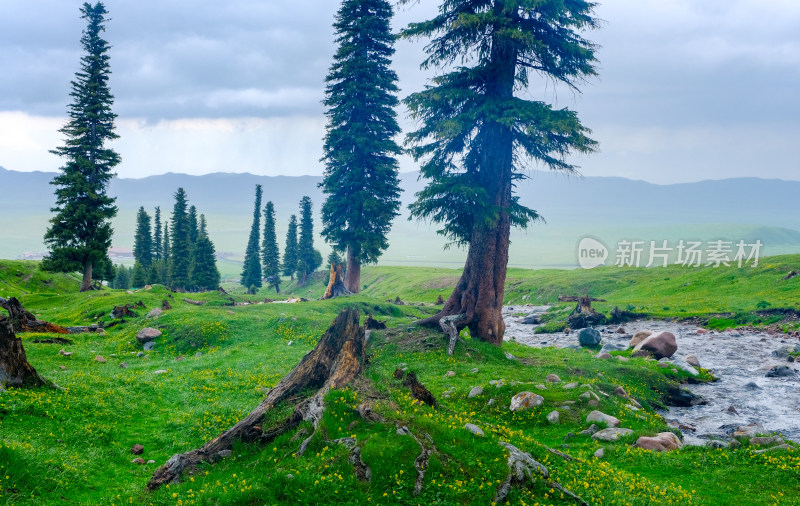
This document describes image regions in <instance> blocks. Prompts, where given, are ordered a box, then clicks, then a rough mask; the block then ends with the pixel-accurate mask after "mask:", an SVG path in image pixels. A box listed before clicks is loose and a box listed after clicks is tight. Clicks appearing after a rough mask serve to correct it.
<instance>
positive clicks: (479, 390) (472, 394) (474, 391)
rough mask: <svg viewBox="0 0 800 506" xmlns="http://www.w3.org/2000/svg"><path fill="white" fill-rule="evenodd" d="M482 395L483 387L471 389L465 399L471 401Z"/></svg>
mask: <svg viewBox="0 0 800 506" xmlns="http://www.w3.org/2000/svg"><path fill="white" fill-rule="evenodd" d="M482 393H483V387H472V390H470V391H469V394H467V397H468V398H470V399H471V398H473V397H477V396H479V395H481V394H482Z"/></svg>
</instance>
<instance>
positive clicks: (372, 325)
mask: <svg viewBox="0 0 800 506" xmlns="http://www.w3.org/2000/svg"><path fill="white" fill-rule="evenodd" d="M364 328H365V329H367V330H383V329H385V328H386V320H376V319H375V318H373V317H372V315H367V317H366V318H364Z"/></svg>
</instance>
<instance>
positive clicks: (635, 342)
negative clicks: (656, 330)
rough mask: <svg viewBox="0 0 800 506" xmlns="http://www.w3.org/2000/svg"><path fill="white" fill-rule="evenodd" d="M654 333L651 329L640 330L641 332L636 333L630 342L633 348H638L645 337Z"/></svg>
mask: <svg viewBox="0 0 800 506" xmlns="http://www.w3.org/2000/svg"><path fill="white" fill-rule="evenodd" d="M652 335H653V333H652V332H650V331H649V330H640V331H639V332H637V333H635V334H634V335H633V338H632V339H631V342H630V346H631V348H636V347H637V346H638V345H639V343H641V342H642V341H644V340H645V339H647V338H648V337H650V336H652Z"/></svg>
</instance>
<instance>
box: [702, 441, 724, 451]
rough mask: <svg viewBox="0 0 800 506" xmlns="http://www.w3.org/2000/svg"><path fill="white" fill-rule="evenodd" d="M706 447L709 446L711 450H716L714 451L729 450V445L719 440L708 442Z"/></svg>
mask: <svg viewBox="0 0 800 506" xmlns="http://www.w3.org/2000/svg"><path fill="white" fill-rule="evenodd" d="M706 446H708V447H709V448H714V449H717V450H721V449H723V448H727V447H728V443H726V442H725V441H719V440H716V439H713V440H711V441H709V442H707V443H706Z"/></svg>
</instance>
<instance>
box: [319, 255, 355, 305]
mask: <svg viewBox="0 0 800 506" xmlns="http://www.w3.org/2000/svg"><path fill="white" fill-rule="evenodd" d="M345 295H352V292H350V290H348V289H347V287H346V286H345V285H344V268H343V267H342V264H340V263H336V262H331V277H330V280H329V281H328V288H327V289H326V290H325V295H323V296H322V299H323V300H325V299H332V298H334V297H342V296H345Z"/></svg>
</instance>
